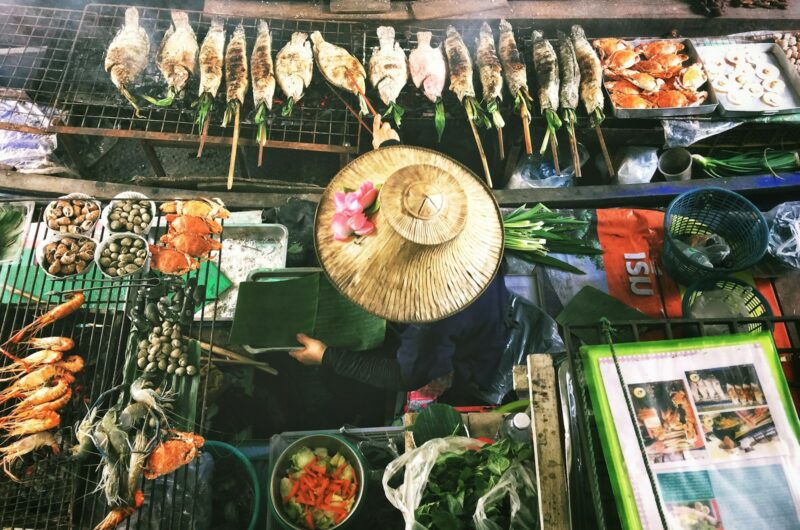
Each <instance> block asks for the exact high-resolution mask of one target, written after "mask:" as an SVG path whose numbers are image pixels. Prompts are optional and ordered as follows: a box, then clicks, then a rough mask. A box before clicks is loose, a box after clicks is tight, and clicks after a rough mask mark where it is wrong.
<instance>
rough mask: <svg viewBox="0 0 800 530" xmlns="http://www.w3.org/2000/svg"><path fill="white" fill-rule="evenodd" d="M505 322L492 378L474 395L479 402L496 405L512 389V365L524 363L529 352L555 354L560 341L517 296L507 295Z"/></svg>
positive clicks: (548, 321)
mask: <svg viewBox="0 0 800 530" xmlns="http://www.w3.org/2000/svg"><path fill="white" fill-rule="evenodd" d="M509 307H510V310H509V315H508V320H509V321H510V322H509V325H510V327H511V332H510V333H509V334H508V340H507V341H506V348H505V350H504V351H503V356H502V357H501V358H500V364H499V365H498V367H497V370H496V372H495V375H494V378H493V379H492V382H491V383H490V384H489V387H488V388H487V389H485V390H478V391H477V394H478V397H480V398H481V399H482V400H483V401H485V402H487V403H490V404H494V405H499V404H500V403H501V402H502V401H503V397H505V395H506V394H508V393H509V392H511V390H512V389H513V387H514V375H513V371H514V365H516V364H525V359H526V358H527V357H528V354H529V353H532V352H536V353H558V352H562V351H564V342H563V341H562V340H561V336H560V335H559V334H558V324H557V323H556V321H555V320H553V319H552V317H550V315H548V314H547V313H545V312H544V311H542V310H541V309H540V308H538V307H536V306H535V305H534V304H533V303H531V302H529V301H528V300H525V299H524V298H521V297H519V296H517V295H514V294H510V295H509Z"/></svg>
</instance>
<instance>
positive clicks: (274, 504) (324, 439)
mask: <svg viewBox="0 0 800 530" xmlns="http://www.w3.org/2000/svg"><path fill="white" fill-rule="evenodd" d="M302 447H308V448H309V449H311V450H312V451H313V450H314V449H317V448H319V447H324V448H325V449H327V450H328V453H330V455H331V456H333V455H335V454H336V453H341V454H342V456H344V458H345V459H346V460H347V462H348V463H349V464H350V465H351V466H352V467H353V470H354V471H355V474H356V477H357V479H358V491H356V493H355V501H354V502H353V508H352V509H351V510H350V513H349V514H348V515H347V517H346V518H345V519H344V520H343V521H342V522H341V523H339V524H338V525H336V526H333V527H331V528H344V527H346V526H347V525H348V524H349V523H350V522H351V521H352V520H353V519H354V516H355V515H356V512H357V511H358V509H359V508H360V507H361V505H362V504H363V500H364V497H365V494H366V488H367V474H368V471H367V466H366V463H365V460H364V456H363V455H362V454H361V451H359V450H358V449H357V448H356V447H355V446H354V445H353V444H352V443H350V442H349V441H348V440H346V439H345V438H343V437H342V436H338V435H335V434H312V435H309V436H304V437H303V438H300V439H298V440H296V441H295V442H293V443H292V444H291V445H289V447H287V448H286V449H285V450H284V451H283V452H282V453H281V454H280V456H279V457H278V459H277V461H276V462H275V466H274V467H273V468H272V474H271V475H270V482H269V485H270V488H269V506H270V512H271V513H272V514H273V515H274V517H275V519H276V520H277V521H278V523H279V524H280V525H281V526H282V527H283V528H285V529H287V530H307V529H306V527H305V526H303V525H298V524H295V523H293V522H291V521H290V520H289V519H288V517H287V516H286V512H285V510H284V508H283V499H282V498H281V488H280V482H281V479H282V478H283V477H285V476H286V472H287V471H288V470H289V468H290V467H291V465H292V463H291V460H290V459H291V457H292V455H294V454H295V453H297V452H298V451H299V450H300V448H302Z"/></svg>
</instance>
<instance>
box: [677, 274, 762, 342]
mask: <svg viewBox="0 0 800 530" xmlns="http://www.w3.org/2000/svg"><path fill="white" fill-rule="evenodd" d="M709 291H730V292H731V293H737V294H739V295H741V297H742V300H743V301H744V305H745V306H746V307H747V310H748V312H749V315H748V316H749V317H751V318H759V317H763V318H768V317H771V316H772V309H771V308H770V306H769V302H767V299H766V298H764V295H762V294H761V293H760V292H759V291H758V289H756V288H755V287H753V286H752V285H750V284H748V283H745V282H743V281H741V280H737V279H736V278H720V279H716V280H700V281H699V282H695V283H693V284H692V285H691V286H689V288H688V289H686V292H685V293H684V295H683V301H682V309H683V316H684V318H688V317H689V316H690V315H691V308H692V306H693V305H694V303H695V301H697V299H698V298H699V297H701V296H703V293H707V292H709ZM692 318H694V317H693V316H692ZM721 318H724V319H726V320H730V317H728V316H723V317H721ZM722 326H724V327H726V328H728V333H730V328H729V326H728V325H727V324H722ZM771 327H772V324H771V323H770V324H767V323H766V322H752V321H750V322H747V323H746V324H737V328H740V331H746V332H747V333H758V332H761V331H767V330H768V329H769V328H771Z"/></svg>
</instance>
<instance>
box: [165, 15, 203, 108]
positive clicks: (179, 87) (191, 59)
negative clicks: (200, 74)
mask: <svg viewBox="0 0 800 530" xmlns="http://www.w3.org/2000/svg"><path fill="white" fill-rule="evenodd" d="M170 16H171V17H172V25H171V26H170V27H169V29H167V32H166V33H165V34H164V38H163V39H162V41H161V46H160V47H159V49H158V54H157V57H156V62H157V63H158V68H159V70H161V74H162V75H163V76H164V79H166V81H167V86H168V87H169V88H170V89H171V90H172V91H174V92H175V93H176V94H180V93H181V91H183V89H184V87H185V86H186V82H187V81H189V76H190V75H192V74H194V68H195V64H196V63H197V49H198V46H197V36H196V35H195V34H194V30H193V29H192V25H191V24H190V23H189V15H188V14H187V13H186V12H184V11H175V10H173V11H171V12H170Z"/></svg>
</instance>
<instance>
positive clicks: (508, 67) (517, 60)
mask: <svg viewBox="0 0 800 530" xmlns="http://www.w3.org/2000/svg"><path fill="white" fill-rule="evenodd" d="M500 64H502V66H503V73H504V74H505V76H506V83H507V85H508V91H509V92H511V95H512V96H513V97H514V109H515V110H517V111H519V113H520V117H521V118H522V128H523V132H524V135H525V152H526V153H527V154H529V155H530V154H532V153H533V147H532V146H531V132H530V121H531V113H530V111H529V110H528V109H529V108H530V107H532V106H533V100H532V99H531V96H530V93H529V92H528V72H527V69H526V67H525V61H524V60H523V59H522V54H520V53H519V48H517V41H516V39H515V38H514V30H513V28H512V27H511V24H509V23H508V22H507V21H506V19H502V20H501V21H500Z"/></svg>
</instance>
